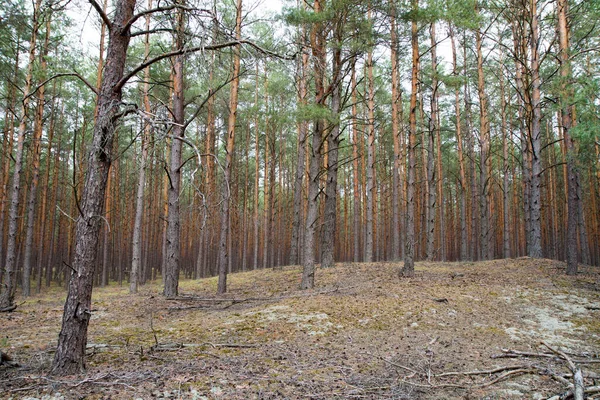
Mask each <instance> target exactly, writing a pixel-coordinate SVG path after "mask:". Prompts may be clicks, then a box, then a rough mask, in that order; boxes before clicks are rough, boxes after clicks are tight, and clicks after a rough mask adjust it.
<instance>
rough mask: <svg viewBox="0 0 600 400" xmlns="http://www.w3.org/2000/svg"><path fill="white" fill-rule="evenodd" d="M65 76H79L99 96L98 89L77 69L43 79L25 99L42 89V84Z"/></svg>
mask: <svg viewBox="0 0 600 400" xmlns="http://www.w3.org/2000/svg"><path fill="white" fill-rule="evenodd" d="M63 76H75V77H77V78H79V80H80V81H82V82H83V83H84V84H85V85H86V86H87V87H88V88H90V89H91V90H92V92H94V94H95V95H96V96H98V89H96V88H95V87H94V86H93V85H92V84H91V83H89V82H88V81H87V80H86V79H85V78H84V77H83V76H81V74H79V73H78V72H77V71H76V72H64V73H60V74H56V75H53V76H51V77H50V78H48V79H46V80H45V81H43V82H42V83H40V84H39V85H37V86H36V87H35V88H34V89H33V90H32V91H31V92H30V93H29V94H28V95H27V96H25V98H24V99H23V100H26V99H28V98H29V97H31V96H33V95H34V94H35V93H36V92H37V91H38V90H40V89H41V88H42V86H44V85H46V84H47V83H48V82H50V81H52V80H54V79H56V78H62V77H63Z"/></svg>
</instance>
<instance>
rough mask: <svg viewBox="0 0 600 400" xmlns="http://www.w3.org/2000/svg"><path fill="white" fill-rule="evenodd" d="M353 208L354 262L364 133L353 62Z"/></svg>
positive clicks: (357, 257)
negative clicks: (361, 150) (359, 125)
mask: <svg viewBox="0 0 600 400" xmlns="http://www.w3.org/2000/svg"><path fill="white" fill-rule="evenodd" d="M351 79H352V83H351V84H352V192H353V196H352V209H353V218H354V219H353V236H354V243H353V245H354V262H359V261H360V237H361V229H360V227H361V224H360V215H361V212H360V206H361V201H360V194H361V188H360V182H359V178H358V177H359V175H360V169H359V168H360V167H359V160H358V159H359V154H358V141H359V140H362V139H359V138H362V135H360V134H359V131H358V111H357V108H358V107H357V95H356V64H355V63H353V64H352V78H351Z"/></svg>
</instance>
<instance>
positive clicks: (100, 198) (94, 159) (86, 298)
mask: <svg viewBox="0 0 600 400" xmlns="http://www.w3.org/2000/svg"><path fill="white" fill-rule="evenodd" d="M134 6H135V0H120V1H118V2H117V5H116V9H115V13H114V19H113V21H112V24H111V26H110V30H109V31H110V33H109V37H110V39H109V44H108V52H107V63H106V66H105V68H104V75H103V81H102V87H101V90H100V95H99V97H98V119H97V120H96V122H95V124H94V130H93V139H92V144H91V147H90V152H89V156H88V168H87V172H86V177H85V184H84V188H83V193H82V196H81V202H80V208H81V215H80V216H79V218H78V220H77V224H76V238H77V240H76V243H75V255H74V258H73V265H72V267H73V269H72V271H71V279H70V281H69V289H68V294H67V300H66V302H65V308H64V314H63V320H62V328H61V331H60V334H59V338H58V347H57V350H56V353H55V356H54V361H53V363H52V373H54V374H58V375H70V374H76V373H79V372H81V371H82V370H83V369H84V368H85V360H84V357H85V347H86V343H87V328H88V324H89V320H90V316H91V297H92V296H91V295H92V283H93V278H94V266H95V260H96V255H97V247H98V246H97V244H98V235H99V233H100V227H101V225H102V224H103V220H102V218H100V216H101V215H102V208H103V205H104V194H105V190H106V181H107V179H108V171H109V168H110V164H111V161H112V144H113V139H114V133H115V128H116V126H115V125H116V122H117V120H118V116H117V114H118V112H119V108H120V107H119V104H120V101H121V87H120V86H118V85H117V83H118V82H119V81H120V80H121V78H122V77H123V69H124V67H125V60H126V57H127V48H128V46H129V38H130V32H129V26H128V25H127V21H129V20H130V19H131V17H132V16H133V9H134Z"/></svg>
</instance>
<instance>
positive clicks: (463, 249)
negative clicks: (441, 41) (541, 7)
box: [448, 25, 469, 261]
mask: <svg viewBox="0 0 600 400" xmlns="http://www.w3.org/2000/svg"><path fill="white" fill-rule="evenodd" d="M448 33H449V34H450V44H451V45H452V75H454V76H455V77H456V76H458V65H457V61H456V44H455V42H454V29H453V28H452V25H450V26H449V29H448ZM454 116H455V118H456V144H457V147H458V166H459V188H458V191H459V204H460V206H459V207H460V237H459V240H460V253H459V259H460V260H461V261H464V260H467V259H468V258H469V255H468V246H467V244H468V240H469V237H468V232H467V177H466V173H465V156H464V151H463V138H462V125H461V123H460V88H459V87H458V86H456V88H455V89H454Z"/></svg>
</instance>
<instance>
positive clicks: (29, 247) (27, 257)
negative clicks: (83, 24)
mask: <svg viewBox="0 0 600 400" xmlns="http://www.w3.org/2000/svg"><path fill="white" fill-rule="evenodd" d="M51 16H52V14H51V13H48V14H47V16H46V33H45V39H44V45H43V49H42V54H41V55H40V71H39V73H40V80H44V79H45V77H46V70H47V67H48V62H47V57H48V44H49V43H50V20H51ZM45 91H46V87H45V85H44V86H42V87H40V88H39V90H38V93H37V100H38V103H37V109H36V115H35V121H34V128H33V138H32V146H31V151H32V162H31V163H32V169H33V170H32V175H33V176H32V179H31V183H30V187H29V199H28V200H27V228H26V232H25V254H24V255H23V275H22V277H21V278H22V280H21V282H22V284H21V287H22V289H23V292H22V294H23V296H24V297H27V296H29V295H30V292H31V271H32V260H31V257H32V253H33V236H34V221H35V214H36V213H35V212H36V210H37V207H36V200H37V190H38V183H39V178H40V155H41V154H40V153H41V147H42V128H43V118H44V100H45V96H44V95H45Z"/></svg>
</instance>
